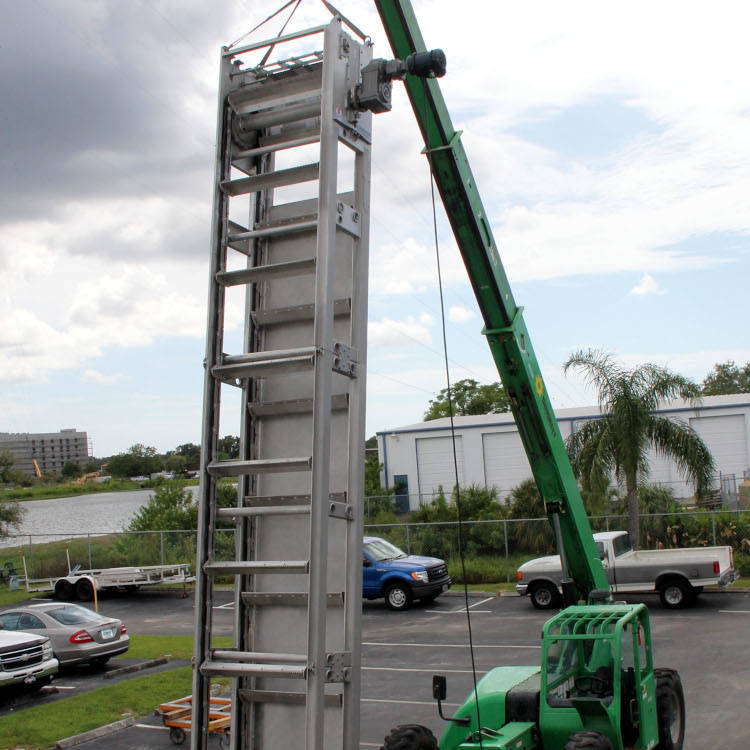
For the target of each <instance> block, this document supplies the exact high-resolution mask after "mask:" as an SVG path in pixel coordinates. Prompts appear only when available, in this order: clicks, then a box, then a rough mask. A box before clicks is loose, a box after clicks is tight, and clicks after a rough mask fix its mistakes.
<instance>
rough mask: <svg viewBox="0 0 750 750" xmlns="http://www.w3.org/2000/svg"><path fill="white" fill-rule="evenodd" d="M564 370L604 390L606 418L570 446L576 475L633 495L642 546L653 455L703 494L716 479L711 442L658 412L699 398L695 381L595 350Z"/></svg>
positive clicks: (634, 530)
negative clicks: (642, 490) (627, 364)
mask: <svg viewBox="0 0 750 750" xmlns="http://www.w3.org/2000/svg"><path fill="white" fill-rule="evenodd" d="M563 369H564V371H565V372H566V373H567V372H568V370H571V369H573V370H578V371H580V372H582V373H583V374H584V376H585V377H586V380H587V381H588V382H589V383H590V384H591V385H593V386H594V387H595V388H596V389H597V391H598V392H599V407H600V409H601V411H602V417H601V418H600V419H592V420H590V421H587V422H585V423H584V424H583V425H582V426H581V428H580V429H579V430H577V431H576V432H574V433H573V434H572V435H571V436H570V437H569V438H568V442H567V448H568V453H569V455H570V459H571V462H572V464H573V470H574V471H575V473H576V476H577V477H578V478H579V479H580V480H581V481H582V482H588V483H589V486H602V485H603V483H604V480H605V478H606V477H609V476H611V475H612V474H614V475H615V476H616V477H617V478H618V480H621V481H623V482H624V484H625V488H626V491H627V508H628V531H629V533H630V539H631V542H632V544H633V547H634V548H635V549H638V546H639V541H640V539H639V524H638V517H639V507H638V486H639V484H641V483H642V482H643V481H644V480H645V478H646V477H647V476H648V472H649V465H648V451H649V449H650V448H651V447H653V448H654V449H655V450H656V453H657V455H661V456H665V457H668V458H671V459H673V460H674V461H675V463H676V464H677V466H678V468H679V469H680V470H681V471H682V472H683V473H684V474H685V475H687V477H688V478H689V479H690V481H692V482H693V483H694V484H695V487H696V493H697V494H698V496H702V495H703V494H704V493H706V492H707V491H708V489H709V484H710V481H711V478H712V477H713V475H714V461H713V457H712V456H711V453H710V452H709V450H708V448H707V447H706V444H705V443H704V442H703V441H702V440H701V439H700V437H699V436H698V434H697V433H696V432H695V430H693V429H692V428H691V427H689V426H688V425H686V424H684V423H680V422H675V421H672V420H670V419H667V418H665V417H659V416H657V415H655V414H653V412H654V410H655V409H656V408H657V407H658V405H659V403H660V402H661V401H663V400H666V399H670V398H676V397H677V396H681V397H682V398H687V399H694V398H696V397H697V396H698V393H699V391H698V387H697V386H696V385H695V383H693V382H692V381H690V380H688V379H686V378H684V377H682V376H681V375H677V374H675V373H673V372H670V371H669V370H667V369H665V368H663V367H658V366H657V365H653V364H644V365H641V366H640V367H636V368H634V369H632V370H627V369H625V368H623V367H622V366H620V365H619V364H618V363H617V362H616V361H615V360H614V359H613V358H612V355H611V354H608V353H606V352H601V351H597V350H593V349H589V350H588V351H578V352H575V353H574V354H572V355H571V356H570V358H569V359H568V361H567V362H566V363H565V365H564V368H563Z"/></svg>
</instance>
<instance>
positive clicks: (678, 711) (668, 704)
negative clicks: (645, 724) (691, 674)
mask: <svg viewBox="0 0 750 750" xmlns="http://www.w3.org/2000/svg"><path fill="white" fill-rule="evenodd" d="M654 677H655V678H656V722H657V725H658V727H659V744H658V745H657V746H656V750H682V745H683V743H684V742H685V696H684V694H683V692H682V682H681V681H680V676H679V675H678V674H677V672H675V671H674V670H673V669H655V670H654Z"/></svg>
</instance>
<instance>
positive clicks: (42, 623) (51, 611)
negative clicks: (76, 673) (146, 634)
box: [0, 602, 130, 666]
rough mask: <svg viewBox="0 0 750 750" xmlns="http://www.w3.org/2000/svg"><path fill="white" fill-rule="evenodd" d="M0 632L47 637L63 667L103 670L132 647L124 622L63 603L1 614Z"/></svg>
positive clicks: (30, 606) (12, 610) (46, 604)
mask: <svg viewBox="0 0 750 750" xmlns="http://www.w3.org/2000/svg"><path fill="white" fill-rule="evenodd" d="M0 628H3V629H4V630H24V631H27V632H29V633H38V634H39V635H46V636H47V637H48V638H49V639H50V641H51V642H52V648H53V650H54V652H55V657H56V658H57V660H58V661H59V662H60V665H61V666H65V665H69V664H78V663H82V662H88V663H89V664H92V665H94V666H102V665H104V664H106V663H107V661H108V660H109V659H110V658H111V657H113V656H115V655H117V654H122V653H123V652H125V651H127V650H128V647H129V646H130V636H128V635H126V628H125V625H124V624H123V623H122V621H121V620H117V619H114V618H112V617H103V616H102V615H99V614H97V613H96V612H92V611H91V610H90V609H86V607H81V606H79V605H78V604H66V603H64V602H49V603H45V604H31V605H29V606H25V607H23V608H18V609H11V610H5V611H4V612H0Z"/></svg>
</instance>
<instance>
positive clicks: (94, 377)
mask: <svg viewBox="0 0 750 750" xmlns="http://www.w3.org/2000/svg"><path fill="white" fill-rule="evenodd" d="M124 377H125V376H124V375H123V374H122V373H120V372H113V373H111V374H109V375H106V374H105V373H103V372H99V371H98V370H86V371H84V373H83V374H82V375H81V380H82V381H83V382H84V383H97V384H98V385H110V384H111V383H116V382H117V381H118V380H122V379H123V378H124Z"/></svg>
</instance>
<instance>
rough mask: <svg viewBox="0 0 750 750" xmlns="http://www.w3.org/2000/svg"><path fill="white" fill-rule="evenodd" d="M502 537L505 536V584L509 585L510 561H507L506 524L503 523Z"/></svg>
mask: <svg viewBox="0 0 750 750" xmlns="http://www.w3.org/2000/svg"><path fill="white" fill-rule="evenodd" d="M503 535H504V536H505V582H506V583H510V560H509V559H508V522H507V521H503Z"/></svg>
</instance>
